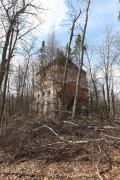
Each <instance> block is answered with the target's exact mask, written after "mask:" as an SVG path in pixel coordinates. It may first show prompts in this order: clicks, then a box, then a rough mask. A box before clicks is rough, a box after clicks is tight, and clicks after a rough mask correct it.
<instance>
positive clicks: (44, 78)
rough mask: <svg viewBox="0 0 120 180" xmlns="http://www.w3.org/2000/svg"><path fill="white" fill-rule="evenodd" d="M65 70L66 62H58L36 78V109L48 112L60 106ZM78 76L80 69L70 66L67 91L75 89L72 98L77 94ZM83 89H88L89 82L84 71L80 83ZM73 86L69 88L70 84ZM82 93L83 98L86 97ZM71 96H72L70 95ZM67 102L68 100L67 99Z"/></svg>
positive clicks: (71, 64)
mask: <svg viewBox="0 0 120 180" xmlns="http://www.w3.org/2000/svg"><path fill="white" fill-rule="evenodd" d="M64 69H65V61H58V62H56V63H55V64H52V65H51V66H49V67H45V68H44V69H43V70H42V71H40V72H39V73H37V75H36V77H35V90H34V96H35V98H36V104H37V105H36V106H37V107H36V108H37V109H43V106H44V111H47V109H48V107H49V108H50V107H51V108H53V109H54V108H55V106H56V104H58V106H59V105H60V103H61V102H60V98H59V96H58V94H60V92H61V91H62V83H63V78H64ZM77 75H78V68H77V67H76V66H75V65H74V64H73V63H71V62H70V63H69V64H68V70H67V82H66V83H67V86H66V89H67V91H69V88H73V84H74V88H73V89H74V90H73V91H69V92H71V97H73V96H74V94H75V87H76V79H77ZM80 82H81V83H80V85H81V88H87V80H86V73H85V72H84V71H83V72H82V76H81V81H80ZM70 83H71V86H68V84H69V85H70ZM80 91H81V96H82V97H83V96H85V94H84V93H82V91H83V90H82V89H81V90H80ZM69 96H70V94H69ZM66 101H67V99H66Z"/></svg>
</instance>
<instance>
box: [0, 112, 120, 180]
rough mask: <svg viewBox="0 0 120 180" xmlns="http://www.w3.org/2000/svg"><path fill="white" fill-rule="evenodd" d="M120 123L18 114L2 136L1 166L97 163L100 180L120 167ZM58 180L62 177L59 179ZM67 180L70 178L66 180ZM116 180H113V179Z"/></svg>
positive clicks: (84, 118) (0, 140) (7, 125)
mask: <svg viewBox="0 0 120 180" xmlns="http://www.w3.org/2000/svg"><path fill="white" fill-rule="evenodd" d="M119 152H120V120H119V119H114V118H113V119H109V118H108V119H106V118H103V119H101V118H100V117H96V116H94V117H87V118H86V117H78V118H76V119H74V120H73V119H71V117H69V116H67V118H64V117H62V118H60V117H59V116H52V117H50V118H48V117H46V116H37V117H34V116H33V115H32V114H24V115H19V114H16V115H14V116H12V117H11V118H9V119H8V121H7V122H5V124H4V125H3V127H2V130H1V135H0V165H1V166H2V164H5V163H9V164H14V163H16V162H21V161H23V159H24V161H28V160H33V159H34V160H35V159H37V160H40V161H43V160H44V162H45V163H46V164H47V163H61V162H72V161H74V160H76V161H79V163H81V162H82V161H84V162H86V163H88V162H89V163H90V164H91V165H93V164H94V166H95V168H96V176H97V177H98V179H104V177H105V174H106V173H109V172H111V170H112V169H113V167H114V166H115V167H118V166H119V165H120V154H119ZM58 179H59V178H58ZM65 179H67V178H65ZM113 179H114V178H113Z"/></svg>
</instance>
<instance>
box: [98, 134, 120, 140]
mask: <svg viewBox="0 0 120 180" xmlns="http://www.w3.org/2000/svg"><path fill="white" fill-rule="evenodd" d="M101 135H102V136H105V137H108V138H111V139H117V140H120V138H119V137H114V136H110V135H107V134H103V133H102V134H101Z"/></svg>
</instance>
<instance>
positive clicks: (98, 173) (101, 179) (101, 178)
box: [96, 145, 104, 180]
mask: <svg viewBox="0 0 120 180" xmlns="http://www.w3.org/2000/svg"><path fill="white" fill-rule="evenodd" d="M98 148H99V151H100V159H99V160H98V162H97V164H96V169H97V175H98V177H99V178H100V180H104V179H103V177H102V176H101V174H100V171H99V167H98V166H99V163H100V161H101V158H102V153H101V148H100V145H98Z"/></svg>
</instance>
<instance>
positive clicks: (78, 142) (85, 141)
mask: <svg viewBox="0 0 120 180" xmlns="http://www.w3.org/2000/svg"><path fill="white" fill-rule="evenodd" d="M41 128H47V129H49V130H50V131H51V132H52V133H53V134H54V135H56V136H57V137H58V138H59V139H61V140H62V141H64V142H66V143H71V144H85V143H90V142H99V141H104V140H105V139H104V138H98V139H84V140H81V141H78V140H77V141H71V140H67V139H65V138H63V137H61V136H60V135H59V134H58V133H56V132H55V131H54V130H53V129H52V128H51V127H49V126H47V125H43V126H41V127H39V128H37V129H34V130H33V131H38V130H39V129H41Z"/></svg>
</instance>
